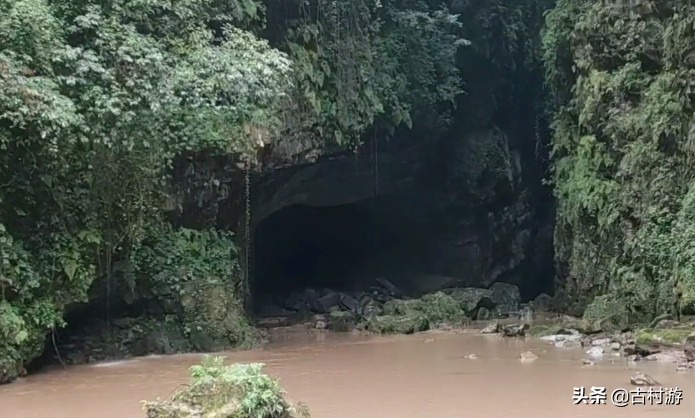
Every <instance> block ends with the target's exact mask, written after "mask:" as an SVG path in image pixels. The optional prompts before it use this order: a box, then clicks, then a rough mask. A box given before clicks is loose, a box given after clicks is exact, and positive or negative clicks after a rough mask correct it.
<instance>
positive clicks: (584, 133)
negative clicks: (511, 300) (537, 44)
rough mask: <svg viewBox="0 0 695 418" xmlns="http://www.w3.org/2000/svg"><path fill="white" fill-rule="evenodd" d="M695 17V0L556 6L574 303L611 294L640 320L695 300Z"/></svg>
mask: <svg viewBox="0 0 695 418" xmlns="http://www.w3.org/2000/svg"><path fill="white" fill-rule="evenodd" d="M694 15H695V8H693V6H692V5H691V4H689V2H685V1H675V2H668V4H665V3H664V4H660V5H656V4H655V3H653V2H602V1H581V2H576V1H562V0H561V1H558V2H557V5H556V7H555V9H554V10H553V11H551V12H550V13H549V14H548V16H547V28H546V29H545V31H544V39H543V45H544V60H545V65H546V76H547V82H548V86H549V87H550V88H551V92H552V93H553V97H554V102H553V104H554V106H555V109H554V115H555V123H554V136H553V153H554V160H555V161H554V167H553V168H554V178H553V181H554V184H555V191H556V195H557V197H558V201H559V207H558V215H557V216H558V218H557V222H558V225H557V232H556V248H557V258H558V261H559V263H560V265H566V266H567V269H566V272H565V273H564V274H565V277H563V279H564V280H565V281H564V284H563V285H562V286H561V289H560V290H561V291H563V292H564V295H565V297H566V299H567V300H568V302H571V301H573V300H574V301H576V302H579V303H586V302H588V301H590V300H591V297H592V296H593V295H597V294H603V293H606V294H608V295H610V297H611V298H612V299H613V300H615V301H616V303H620V304H623V305H624V306H625V307H626V308H628V309H629V311H630V315H631V317H632V318H633V319H637V320H640V319H642V318H645V317H650V316H653V315H654V314H656V313H660V312H672V313H687V312H692V310H693V308H694V307H695V305H694V304H693V302H694V299H693V294H695V290H694V289H695V279H694V277H695V276H693V270H692V267H691V265H692V261H691V260H692V254H691V253H692V250H691V249H690V247H691V241H690V239H689V237H690V235H692V232H691V231H692V230H695V223H694V222H693V220H692V219H690V218H691V216H690V215H689V213H690V211H691V206H692V205H691V200H692V199H691V197H692V195H691V187H692V186H691V184H692V182H693V180H694V179H693V170H692V169H691V167H692V161H693V159H692V157H693V155H694V154H693V148H692V144H693V140H694V139H695V136H694V135H695V130H694V129H693V126H695V125H693V117H694V116H695V115H694V113H693V109H695V96H694V95H693V92H694V91H695V90H694V88H693V83H692V80H693V79H694V78H693V76H694V75H695V60H693V58H692V49H691V47H690V45H692V44H693V43H694V42H695V32H693V30H692V27H693V22H694V20H693V16H694Z"/></svg>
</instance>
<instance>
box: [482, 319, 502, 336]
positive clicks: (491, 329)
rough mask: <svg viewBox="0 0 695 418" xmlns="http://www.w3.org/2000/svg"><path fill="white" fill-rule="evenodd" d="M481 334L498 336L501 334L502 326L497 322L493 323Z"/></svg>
mask: <svg viewBox="0 0 695 418" xmlns="http://www.w3.org/2000/svg"><path fill="white" fill-rule="evenodd" d="M480 332H481V333H482V334H497V333H498V332H500V324H499V323H498V322H497V321H493V322H491V323H489V324H487V325H486V326H485V328H483V329H482V330H481V331H480Z"/></svg>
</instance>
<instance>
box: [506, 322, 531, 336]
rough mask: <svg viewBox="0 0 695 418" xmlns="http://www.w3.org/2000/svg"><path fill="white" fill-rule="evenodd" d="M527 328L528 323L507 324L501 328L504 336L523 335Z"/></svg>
mask: <svg viewBox="0 0 695 418" xmlns="http://www.w3.org/2000/svg"><path fill="white" fill-rule="evenodd" d="M528 329H529V325H528V324H522V325H507V326H505V327H504V328H502V333H503V334H504V336H505V337H524V336H526V330H528Z"/></svg>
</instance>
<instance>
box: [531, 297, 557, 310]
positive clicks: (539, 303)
mask: <svg viewBox="0 0 695 418" xmlns="http://www.w3.org/2000/svg"><path fill="white" fill-rule="evenodd" d="M531 307H532V308H533V310H534V311H536V312H552V310H553V298H552V297H551V296H549V295H547V294H545V293H541V294H540V295H538V296H536V298H535V299H534V300H533V302H531Z"/></svg>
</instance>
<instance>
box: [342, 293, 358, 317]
mask: <svg viewBox="0 0 695 418" xmlns="http://www.w3.org/2000/svg"><path fill="white" fill-rule="evenodd" d="M340 304H341V305H342V306H343V307H345V309H347V310H348V311H350V312H352V313H359V312H360V301H358V300H357V299H355V298H353V297H352V296H350V295H347V294H342V295H340Z"/></svg>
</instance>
